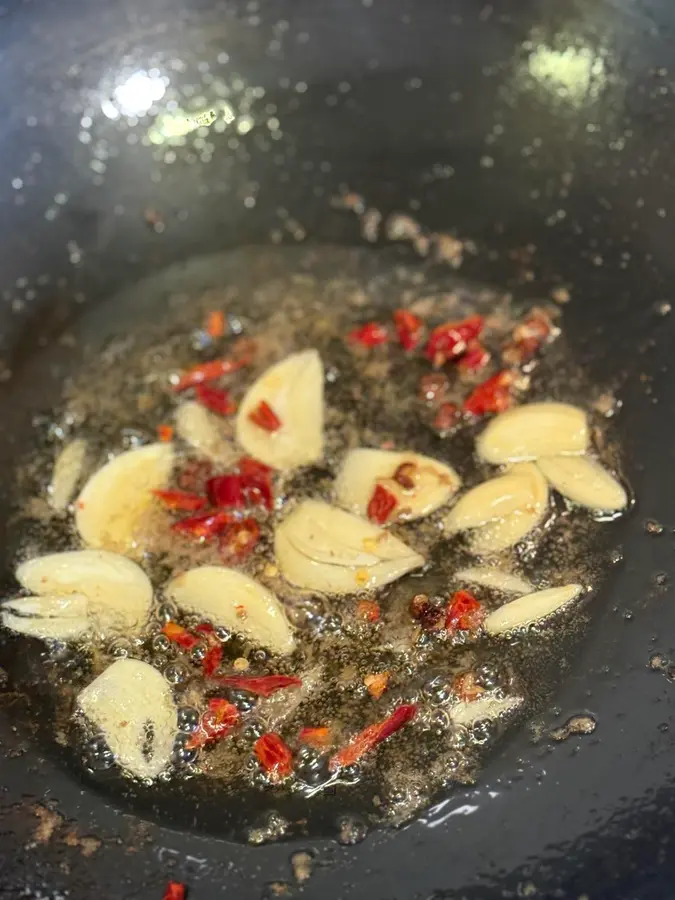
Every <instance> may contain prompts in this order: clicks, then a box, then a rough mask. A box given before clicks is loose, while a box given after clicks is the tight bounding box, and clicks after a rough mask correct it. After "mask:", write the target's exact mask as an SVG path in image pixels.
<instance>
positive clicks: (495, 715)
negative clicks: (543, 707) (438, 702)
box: [448, 692, 523, 728]
mask: <svg viewBox="0 0 675 900" xmlns="http://www.w3.org/2000/svg"><path fill="white" fill-rule="evenodd" d="M522 705H523V698H522V697H500V696H497V695H495V694H494V692H493V693H489V694H483V695H482V696H480V697H479V698H478V699H477V700H468V701H467V700H462V701H460V702H459V703H454V704H453V705H452V706H451V707H450V709H449V710H448V713H449V715H450V719H451V721H452V723H453V724H454V725H461V726H464V727H465V728H468V727H469V726H470V725H473V723H474V722H479V721H481V720H488V721H494V720H495V719H502V718H504V717H505V716H508V715H511V714H512V713H514V712H516V710H518V709H519V708H520V707H521V706H522Z"/></svg>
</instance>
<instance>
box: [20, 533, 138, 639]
mask: <svg viewBox="0 0 675 900" xmlns="http://www.w3.org/2000/svg"><path fill="white" fill-rule="evenodd" d="M16 577H17V580H18V581H19V583H20V584H21V585H22V586H23V587H25V588H26V590H29V591H31V593H33V594H37V595H38V596H37V597H30V598H22V599H21V600H12V601H10V602H9V603H8V604H7V608H8V609H9V610H10V611H18V609H19V604H22V610H23V613H24V614H26V615H34V616H37V617H41V618H45V617H50V618H57V617H58V618H63V617H71V616H74V615H75V616H78V617H79V616H82V617H84V616H86V618H87V623H88V627H87V630H94V631H98V632H100V633H102V634H108V633H112V632H120V633H128V632H130V631H138V630H140V629H142V628H143V626H144V625H145V624H146V622H147V620H148V616H149V614H150V607H151V605H152V585H151V584H150V580H149V579H148V576H147V575H146V574H145V572H144V571H143V570H142V569H141V568H140V567H139V566H137V565H136V563H134V562H132V561H131V560H129V559H126V558H125V557H124V556H119V555H117V554H116V553H108V552H107V551H106V550H70V551H66V552H65V553H50V554H48V555H47V556H39V557H37V558H36V559H31V560H28V561H27V562H25V563H22V564H21V565H20V566H19V567H18V569H17V570H16ZM77 597H84V598H85V599H86V609H85V608H84V606H82V605H81V604H80V605H79V606H78V605H77V604H78V603H79V602H80V601H78V600H76V599H75V598H77ZM32 606H34V609H35V612H34V613H31V608H32Z"/></svg>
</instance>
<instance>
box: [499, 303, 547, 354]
mask: <svg viewBox="0 0 675 900" xmlns="http://www.w3.org/2000/svg"><path fill="white" fill-rule="evenodd" d="M555 333H556V329H555V326H554V324H553V320H552V319H551V317H550V315H549V314H548V313H547V312H546V310H544V309H540V308H539V307H535V308H534V309H533V310H532V311H531V312H530V313H529V315H528V316H527V317H526V318H525V319H524V320H523V321H522V322H520V323H519V324H518V325H516V327H515V328H514V329H513V333H512V335H511V340H510V341H509V342H508V343H507V344H506V346H505V347H504V349H503V351H502V359H503V360H504V362H505V363H506V365H509V366H520V365H522V364H523V363H526V362H529V361H530V360H531V359H532V358H533V357H534V356H535V354H536V353H537V351H538V350H539V348H540V347H541V346H542V344H544V343H546V341H549V340H550V339H551V338H552V337H554V336H555Z"/></svg>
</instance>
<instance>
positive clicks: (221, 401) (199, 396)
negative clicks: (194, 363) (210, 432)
mask: <svg viewBox="0 0 675 900" xmlns="http://www.w3.org/2000/svg"><path fill="white" fill-rule="evenodd" d="M195 399H196V401H197V403H200V404H201V405H202V406H205V407H206V409H208V410H210V411H211V412H213V413H216V414H217V415H219V416H231V415H232V413H235V412H236V411H237V404H236V403H235V402H234V400H233V399H232V396H231V394H230V392H229V391H224V390H221V389H220V388H214V387H210V386H209V385H208V384H198V385H197V386H196V388H195Z"/></svg>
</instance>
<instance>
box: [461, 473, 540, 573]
mask: <svg viewBox="0 0 675 900" xmlns="http://www.w3.org/2000/svg"><path fill="white" fill-rule="evenodd" d="M511 473H512V474H513V475H517V476H523V477H526V478H527V479H528V480H529V482H530V495H529V498H528V501H527V503H526V504H525V505H524V506H522V507H521V508H520V509H517V510H515V512H512V513H509V514H508V515H506V516H503V517H502V518H501V519H495V520H494V521H493V522H488V523H487V525H482V526H481V527H480V528H476V530H475V531H474V532H473V533H472V535H471V540H470V546H471V550H472V552H473V553H477V554H480V555H489V554H494V553H500V552H501V551H502V550H506V549H507V548H508V547H512V546H513V545H514V544H517V543H518V541H520V540H522V539H523V538H524V537H525V536H526V535H528V534H529V533H530V531H532V530H533V529H534V528H536V527H537V525H539V524H540V523H541V522H542V520H543V519H544V517H545V515H546V511H547V509H548V485H547V483H546V479H545V478H544V477H543V476H542V474H541V472H540V471H539V469H538V468H537V466H536V465H535V464H534V463H518V464H516V465H514V466H512V467H511Z"/></svg>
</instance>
